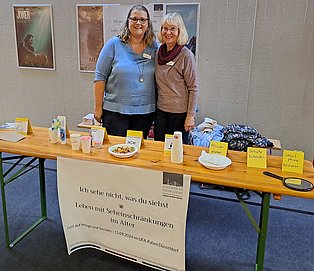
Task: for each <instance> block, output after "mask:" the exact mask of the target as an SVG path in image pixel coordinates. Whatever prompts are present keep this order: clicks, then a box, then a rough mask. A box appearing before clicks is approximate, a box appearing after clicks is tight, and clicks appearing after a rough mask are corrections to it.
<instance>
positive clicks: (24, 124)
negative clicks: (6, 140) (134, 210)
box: [14, 118, 33, 135]
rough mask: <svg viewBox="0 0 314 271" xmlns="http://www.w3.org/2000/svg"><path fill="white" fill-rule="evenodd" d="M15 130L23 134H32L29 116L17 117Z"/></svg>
mask: <svg viewBox="0 0 314 271" xmlns="http://www.w3.org/2000/svg"><path fill="white" fill-rule="evenodd" d="M14 130H15V131H16V132H18V133H20V134H22V135H27V134H32V133H33V129H32V125H31V123H30V121H29V119H28V118H16V119H15V126H14Z"/></svg>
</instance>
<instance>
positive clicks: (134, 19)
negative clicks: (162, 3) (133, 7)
mask: <svg viewBox="0 0 314 271" xmlns="http://www.w3.org/2000/svg"><path fill="white" fill-rule="evenodd" d="M129 20H131V21H132V22H133V23H135V24H136V23H137V22H140V24H145V23H146V21H148V19H147V18H135V17H130V18H129Z"/></svg>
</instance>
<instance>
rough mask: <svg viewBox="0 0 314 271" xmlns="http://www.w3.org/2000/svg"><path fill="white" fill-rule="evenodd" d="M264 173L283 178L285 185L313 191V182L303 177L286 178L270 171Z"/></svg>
mask: <svg viewBox="0 0 314 271" xmlns="http://www.w3.org/2000/svg"><path fill="white" fill-rule="evenodd" d="M263 174H264V175H267V176H269V177H273V178H276V179H279V180H281V181H282V183H283V185H284V186H286V187H288V188H290V189H293V190H297V191H304V192H306V191H311V190H312V189H313V184H312V183H311V182H310V181H308V180H305V179H302V178H298V177H286V178H285V177H281V176H279V175H276V174H274V173H271V172H268V171H264V172H263Z"/></svg>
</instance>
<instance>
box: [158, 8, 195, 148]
mask: <svg viewBox="0 0 314 271" xmlns="http://www.w3.org/2000/svg"><path fill="white" fill-rule="evenodd" d="M158 39H159V41H160V42H161V43H162V44H161V46H160V47H159V49H158V50H157V58H156V59H157V61H156V64H155V66H156V70H155V77H156V82H157V93H158V95H157V96H158V98H157V111H156V117H155V125H154V128H155V131H154V138H155V140H158V141H164V140H165V135H166V134H173V133H174V132H175V131H180V132H182V139H183V143H185V144H187V143H188V134H189V131H190V130H191V129H193V128H194V126H195V119H194V117H195V113H196V104H197V97H198V81H197V71H196V63H195V56H194V54H193V53H192V52H191V51H190V50H189V49H188V48H187V47H186V46H185V44H186V43H187V42H188V34H187V31H186V28H185V25H184V22H183V19H182V17H181V16H180V14H178V13H169V14H167V15H166V16H165V17H164V18H163V19H162V21H161V26H160V30H159V34H158Z"/></svg>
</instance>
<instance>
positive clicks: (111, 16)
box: [104, 5, 133, 42]
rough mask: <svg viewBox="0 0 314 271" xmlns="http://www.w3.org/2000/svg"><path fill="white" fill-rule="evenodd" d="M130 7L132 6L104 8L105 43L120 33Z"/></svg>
mask: <svg viewBox="0 0 314 271" xmlns="http://www.w3.org/2000/svg"><path fill="white" fill-rule="evenodd" d="M132 6H133V5H119V6H104V29H105V33H104V39H105V42H106V41H108V40H109V39H110V38H111V37H113V36H117V35H118V34H120V33H121V32H122V28H123V26H124V24H125V20H126V17H127V15H128V12H129V10H130V8H131V7H132Z"/></svg>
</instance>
